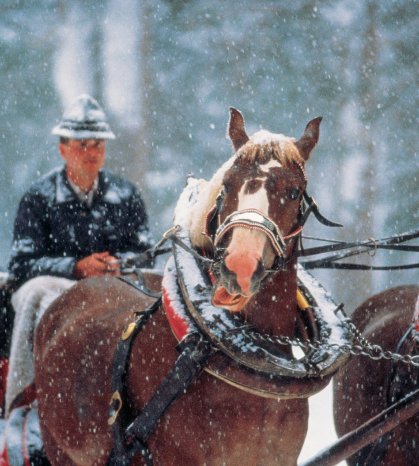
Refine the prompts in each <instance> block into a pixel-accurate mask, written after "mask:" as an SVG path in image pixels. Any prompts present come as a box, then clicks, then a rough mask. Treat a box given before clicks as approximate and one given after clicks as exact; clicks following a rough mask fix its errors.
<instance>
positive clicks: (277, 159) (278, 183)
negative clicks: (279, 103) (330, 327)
mask: <svg viewBox="0 0 419 466" xmlns="http://www.w3.org/2000/svg"><path fill="white" fill-rule="evenodd" d="M320 121H321V118H320V117H319V118H316V119H314V120H312V121H310V122H309V123H308V125H307V127H306V129H305V132H304V134H303V136H302V137H301V138H300V139H299V140H298V141H297V140H295V139H293V138H290V137H286V136H283V135H282V134H274V133H270V132H268V131H265V130H262V131H258V132H257V133H255V134H254V135H253V136H251V137H250V138H249V137H248V136H247V134H246V131H245V127H244V119H243V116H242V114H241V113H240V112H239V111H238V110H236V109H233V108H232V109H230V121H229V125H228V134H229V137H230V139H231V141H232V143H233V146H234V149H235V150H236V154H235V155H234V157H233V159H232V163H231V164H229V165H228V166H227V168H226V170H225V172H224V175H223V178H222V183H221V189H220V191H219V194H218V197H217V201H216V207H215V210H214V211H213V212H212V213H210V215H209V216H208V224H209V227H208V230H211V228H212V229H213V230H214V231H213V233H214V234H213V237H214V246H215V253H216V256H217V258H218V263H217V265H218V267H216V270H215V275H216V278H217V284H216V286H215V291H214V294H213V304H214V305H215V306H221V307H224V308H228V309H230V310H231V311H239V310H241V309H242V308H243V306H244V305H245V304H246V303H247V301H248V300H249V299H250V298H251V297H252V296H253V295H254V294H255V293H257V292H258V291H259V288H260V284H261V282H262V280H263V279H264V278H265V277H266V276H267V273H268V272H269V271H270V270H272V269H273V268H276V269H278V268H279V267H280V266H283V265H284V263H285V262H286V261H287V258H289V257H290V255H291V254H292V252H293V250H294V247H295V238H296V237H297V236H298V234H299V233H300V231H301V225H300V224H299V219H300V208H301V207H300V204H301V202H302V196H303V193H304V190H305V187H306V176H305V171H304V164H305V162H306V161H307V159H308V157H309V155H310V152H311V150H312V149H313V147H314V146H315V144H316V142H317V141H318V138H319V125H320Z"/></svg>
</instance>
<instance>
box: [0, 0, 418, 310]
mask: <svg viewBox="0 0 419 466" xmlns="http://www.w3.org/2000/svg"><path fill="white" fill-rule="evenodd" d="M417 30H418V7H417V2H415V1H410V0H397V1H393V0H325V1H315V0H294V1H293V2H288V1H285V0H283V1H268V0H258V1H257V2H255V1H253V0H237V1H235V2H227V1H222V0H212V1H211V2H208V1H206V0H205V1H204V0H190V1H187V0H143V1H141V0H100V1H99V0H89V1H88V2H86V1H84V0H80V1H77V0H71V1H69V0H65V1H64V0H14V1H11V0H2V2H1V6H0V52H1V54H0V69H1V73H0V138H1V156H0V186H1V193H2V195H1V197H0V216H1V222H0V252H1V256H0V267H2V268H4V267H6V265H7V261H8V257H9V250H10V244H11V235H12V228H13V219H14V216H15V213H16V209H17V205H18V201H19V199H20V197H21V196H22V194H23V192H24V191H25V190H26V189H27V188H28V187H29V185H30V183H31V182H32V181H33V180H34V179H35V178H37V177H38V176H39V175H41V174H43V173H45V172H47V171H48V170H50V169H51V168H52V167H54V166H56V165H57V164H59V163H60V158H59V155H58V152H57V148H56V145H57V141H56V138H55V137H53V136H51V134H50V132H51V128H52V127H53V126H54V125H55V124H56V123H57V122H58V120H59V119H60V117H61V115H62V111H63V108H64V107H65V106H66V105H67V104H68V103H69V102H70V101H71V100H73V99H74V97H76V96H77V95H79V94H81V93H84V92H87V93H90V94H91V95H93V96H94V97H95V98H97V99H98V100H99V102H100V103H101V104H102V105H103V106H104V108H105V109H106V111H107V113H108V115H109V116H110V121H111V124H112V127H113V129H114V131H115V132H116V133H117V136H118V137H117V139H116V140H115V141H113V142H110V143H109V145H108V166H109V167H110V168H111V169H113V170H114V171H116V172H119V173H120V174H122V175H124V176H126V177H128V178H129V179H131V180H132V181H134V182H135V183H136V184H137V185H138V186H139V187H140V188H141V190H142V192H143V194H144V197H145V199H146V202H147V205H148V210H149V215H150V223H151V228H152V230H153V232H154V233H155V235H156V238H158V237H159V235H160V234H161V233H162V232H163V231H165V230H166V229H167V228H169V227H170V226H171V221H172V212H173V207H174V204H175V202H176V200H177V197H178V194H179V192H180V191H181V190H182V188H183V186H184V183H185V180H186V176H187V174H189V173H193V174H194V175H196V176H199V177H204V178H209V177H210V176H211V174H212V173H213V171H214V170H215V169H216V168H218V166H219V165H220V164H221V163H222V162H223V161H224V160H226V158H227V157H229V156H230V154H231V145H230V143H229V141H227V140H226V139H225V127H226V123H227V119H228V107H229V106H235V107H237V108H239V109H240V110H241V111H242V112H243V114H244V116H245V118H246V124H247V129H248V132H249V133H252V132H254V131H255V130H257V129H259V128H260V127H264V128H266V129H269V130H272V131H274V132H281V133H284V134H286V135H290V136H295V137H299V136H300V135H301V134H302V132H303V130H304V127H305V125H306V123H307V122H308V121H309V120H310V119H311V118H314V117H316V116H318V115H322V116H323V117H324V120H323V122H322V126H321V137H320V142H319V145H318V147H317V149H316V151H315V152H314V153H313V156H312V159H311V162H310V164H309V167H308V173H309V189H308V190H309V193H310V194H311V195H312V196H314V197H315V198H316V200H317V202H318V204H319V206H320V208H321V211H322V212H323V214H324V215H326V216H327V217H329V218H331V219H333V220H336V221H340V222H341V223H343V224H344V226H345V228H343V229H340V230H338V229H330V228H327V227H324V226H321V225H319V224H318V223H317V222H316V221H313V220H310V222H309V223H308V225H307V227H306V230H305V233H306V234H309V235H318V236H322V237H327V238H335V239H339V240H351V241H352V240H358V239H366V238H369V237H375V238H382V237H385V236H391V235H393V234H396V233H401V232H404V231H407V230H411V229H413V228H417V227H418V211H419V190H418V175H419V167H418V165H419V164H418V154H417V142H418V121H417V110H416V108H417V90H418V89H417V64H418V56H417V52H418V43H417ZM308 245H313V244H309V243H306V246H308ZM406 256H407V255H406V253H405V255H401V254H391V253H390V252H385V253H380V254H377V256H376V257H375V258H373V259H371V258H370V257H368V256H367V257H366V258H364V259H363V260H364V262H365V263H369V264H370V263H375V264H378V265H390V264H392V263H408V262H417V260H415V258H412V257H410V258H409V257H406ZM316 275H317V276H318V277H319V278H320V279H321V281H322V282H323V283H324V285H325V286H326V287H327V288H328V289H329V290H330V291H331V293H332V295H333V296H334V297H335V299H336V300H337V301H343V302H345V304H346V308H347V310H348V311H349V312H350V311H351V310H352V309H353V307H354V306H356V305H357V304H359V303H360V302H362V301H363V300H364V299H366V298H367V297H368V296H369V295H370V294H372V293H373V292H376V291H379V290H382V289H384V288H386V287H389V286H394V285H397V284H400V283H413V282H417V276H418V273H417V270H411V271H403V272H371V273H370V272H347V271H318V272H316Z"/></svg>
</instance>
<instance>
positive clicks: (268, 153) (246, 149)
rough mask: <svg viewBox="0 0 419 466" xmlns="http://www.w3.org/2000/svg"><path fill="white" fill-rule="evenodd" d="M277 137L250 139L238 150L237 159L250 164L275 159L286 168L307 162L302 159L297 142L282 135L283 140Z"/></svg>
mask: <svg viewBox="0 0 419 466" xmlns="http://www.w3.org/2000/svg"><path fill="white" fill-rule="evenodd" d="M260 133H261V132H260ZM264 133H266V134H271V133H267V132H264ZM257 134H258V133H257ZM275 136H277V135H274V134H272V138H271V139H269V138H266V137H265V138H263V139H261V138H255V139H253V138H250V140H249V141H248V142H247V143H246V144H245V145H244V146H242V147H241V148H240V149H239V150H238V152H237V157H240V158H241V159H242V160H245V161H246V162H249V163H260V164H264V163H267V162H269V161H270V160H272V159H274V160H278V161H279V162H280V163H281V165H283V166H285V167H288V166H291V165H292V164H294V163H297V164H303V165H304V162H305V160H304V159H303V158H302V157H301V154H300V152H299V151H298V149H297V147H296V146H295V140H294V139H293V138H287V137H286V136H282V135H280V136H282V137H281V138H279V137H275Z"/></svg>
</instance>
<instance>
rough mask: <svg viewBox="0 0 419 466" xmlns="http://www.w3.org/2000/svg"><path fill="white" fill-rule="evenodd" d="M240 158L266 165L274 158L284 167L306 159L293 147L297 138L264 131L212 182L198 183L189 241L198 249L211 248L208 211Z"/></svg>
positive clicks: (214, 176)
mask: <svg viewBox="0 0 419 466" xmlns="http://www.w3.org/2000/svg"><path fill="white" fill-rule="evenodd" d="M237 158H240V159H242V160H244V161H246V162H248V163H260V164H265V163H267V162H269V161H270V160H272V159H275V160H278V161H279V162H280V163H281V165H283V166H284V167H289V166H291V165H293V164H295V163H297V164H299V165H300V166H301V165H304V159H303V158H302V156H301V155H300V153H299V151H298V149H297V147H296V146H295V144H294V139H293V138H290V137H287V136H283V135H282V134H273V133H270V132H268V131H265V130H261V131H258V132H257V133H255V134H254V135H253V136H252V137H251V138H250V139H249V141H247V143H246V144H244V145H243V146H242V147H241V148H240V149H239V150H238V151H237V152H236V153H235V154H234V155H233V156H232V157H231V158H230V159H229V160H228V161H227V162H225V163H224V164H223V165H222V166H221V167H220V168H219V169H218V170H217V171H216V173H215V174H214V175H213V177H212V178H211V180H210V181H205V180H203V179H201V180H199V182H200V188H199V199H198V201H197V203H196V204H195V205H194V206H193V209H192V212H191V216H190V219H191V220H190V229H189V232H190V238H191V241H192V244H193V245H194V247H196V248H204V249H206V248H207V247H208V246H209V242H208V238H206V236H205V235H204V234H203V232H204V231H205V222H206V218H207V215H208V212H210V211H211V209H212V208H213V207H214V205H215V200H216V198H217V196H218V193H219V192H220V189H221V186H222V182H223V178H224V174H225V172H226V171H227V170H228V169H229V168H230V167H231V166H232V165H233V163H234V161H235V160H236V159H237Z"/></svg>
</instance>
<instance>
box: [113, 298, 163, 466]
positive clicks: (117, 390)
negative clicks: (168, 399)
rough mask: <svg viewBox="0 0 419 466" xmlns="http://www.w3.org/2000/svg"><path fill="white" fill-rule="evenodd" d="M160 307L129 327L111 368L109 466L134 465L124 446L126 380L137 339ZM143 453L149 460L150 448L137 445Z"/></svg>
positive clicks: (147, 312)
mask: <svg viewBox="0 0 419 466" xmlns="http://www.w3.org/2000/svg"><path fill="white" fill-rule="evenodd" d="M160 305H161V298H159V299H157V300H156V301H155V302H154V303H153V304H152V305H151V306H150V307H149V308H147V309H146V310H145V311H144V312H141V313H140V314H139V315H138V318H137V320H136V321H135V322H132V323H131V324H129V326H128V327H127V329H126V330H125V331H124V333H123V334H122V336H121V339H120V340H119V341H118V344H117V346H116V350H115V354H114V359H113V367H112V399H111V406H110V409H109V416H110V417H109V419H108V424H109V425H111V426H112V435H113V439H114V447H113V449H112V452H111V454H110V456H109V458H108V461H107V463H106V464H107V466H129V465H130V464H131V459H132V458H130V457H129V456H128V452H127V449H126V446H125V425H126V424H127V422H128V419H129V416H130V413H129V411H130V410H129V405H128V404H127V403H126V402H125V401H126V400H127V399H128V397H127V389H126V383H125V380H126V376H127V373H128V366H129V356H130V354H131V349H132V344H133V342H134V340H135V337H136V336H137V335H138V333H139V332H140V331H141V329H142V328H143V327H144V325H145V324H146V322H147V321H148V320H149V318H150V317H151V316H152V315H153V314H154V313H155V312H156V311H157V309H159V307H160ZM123 400H124V401H123ZM140 449H141V451H142V453H143V455H144V457H145V458H146V457H147V456H148V449H147V446H146V445H137V448H136V451H138V450H140Z"/></svg>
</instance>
